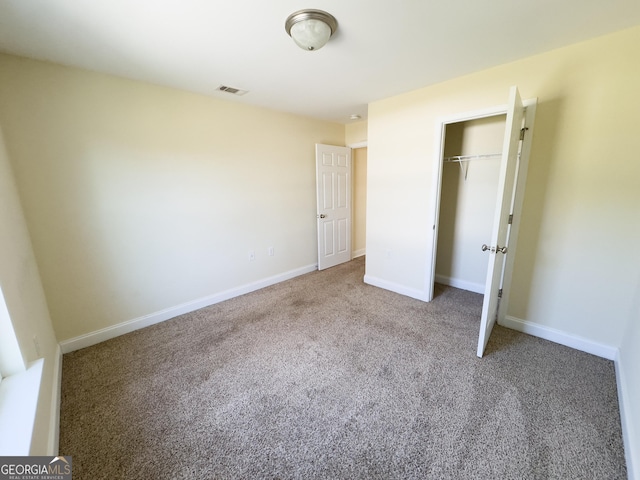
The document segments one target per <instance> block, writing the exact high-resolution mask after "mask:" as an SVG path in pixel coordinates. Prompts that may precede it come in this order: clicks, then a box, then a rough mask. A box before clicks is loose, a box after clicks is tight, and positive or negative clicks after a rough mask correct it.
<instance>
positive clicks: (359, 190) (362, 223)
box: [351, 147, 367, 256]
mask: <svg viewBox="0 0 640 480" xmlns="http://www.w3.org/2000/svg"><path fill="white" fill-rule="evenodd" d="M352 210H353V221H352V222H351V242H352V245H351V250H352V252H353V255H354V256H361V255H364V254H365V251H366V246H367V244H366V239H367V238H366V235H367V224H366V220H367V148H366V147H362V148H355V149H353V208H352Z"/></svg>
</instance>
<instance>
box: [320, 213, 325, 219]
mask: <svg viewBox="0 0 640 480" xmlns="http://www.w3.org/2000/svg"><path fill="white" fill-rule="evenodd" d="M318 216H319V217H320V218H327V216H326V215H325V214H324V213H321V214H320V215H318Z"/></svg>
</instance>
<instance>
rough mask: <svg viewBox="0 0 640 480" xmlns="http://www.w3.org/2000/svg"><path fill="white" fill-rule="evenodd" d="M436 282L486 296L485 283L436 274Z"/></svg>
mask: <svg viewBox="0 0 640 480" xmlns="http://www.w3.org/2000/svg"><path fill="white" fill-rule="evenodd" d="M436 282H437V283H441V284H443V285H449V286H450V287H455V288H461V289H462V290H468V291H470V292H474V293H481V294H482V295H484V283H475V282H468V281H467V280H462V279H460V278H452V277H447V276H445V275H440V274H437V273H436Z"/></svg>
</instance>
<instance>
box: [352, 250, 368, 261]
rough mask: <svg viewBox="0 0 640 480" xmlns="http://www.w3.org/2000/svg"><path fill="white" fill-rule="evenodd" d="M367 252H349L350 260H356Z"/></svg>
mask: <svg viewBox="0 0 640 480" xmlns="http://www.w3.org/2000/svg"><path fill="white" fill-rule="evenodd" d="M366 252H367V250H366V249H365V248H361V249H359V250H354V251H353V252H351V258H352V259H353V258H358V257H362V256H364V255H366Z"/></svg>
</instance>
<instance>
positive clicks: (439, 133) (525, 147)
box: [424, 98, 538, 325]
mask: <svg viewBox="0 0 640 480" xmlns="http://www.w3.org/2000/svg"><path fill="white" fill-rule="evenodd" d="M537 103H538V99H537V98H531V99H526V100H523V102H522V104H523V106H524V108H525V112H524V118H525V125H526V128H527V132H526V134H525V138H524V141H523V144H522V150H521V154H520V165H519V168H518V174H517V178H516V185H515V195H514V201H513V223H512V225H511V229H510V240H509V253H510V254H511V255H507V258H506V259H505V265H504V279H503V292H502V298H501V300H500V305H499V308H498V321H497V323H498V324H500V325H501V324H503V319H504V317H505V315H506V311H507V306H508V304H509V293H510V283H511V279H512V275H513V265H514V259H515V253H516V245H517V241H518V230H519V227H520V216H521V213H522V204H523V200H524V193H525V185H526V180H527V171H528V169H529V155H530V152H531V143H532V142H531V139H532V136H533V127H534V121H535V112H536V107H537ZM508 107H509V106H508V104H504V105H498V106H494V107H489V108H485V109H480V110H474V111H469V112H462V113H457V114H452V115H448V116H445V117H441V118H439V119H438V120H437V121H436V126H435V135H436V142H435V150H434V155H433V158H434V165H433V167H434V170H433V171H434V172H436V174H435V175H434V177H433V187H432V189H431V191H432V199H431V205H433V206H434V209H433V211H432V217H431V218H432V223H431V225H432V232H433V233H432V245H431V252H430V253H431V255H430V257H429V258H427V262H429V263H428V264H427V269H426V271H427V275H426V277H427V278H426V279H425V290H424V291H425V292H426V293H427V299H426V301H428V302H430V301H431V300H433V293H434V283H435V275H436V254H437V249H438V228H439V222H440V200H441V193H442V172H443V159H444V145H445V139H446V128H447V125H450V124H452V123H459V122H466V121H470V120H477V119H481V118H488V117H495V116H500V115H506V114H507V110H508Z"/></svg>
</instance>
